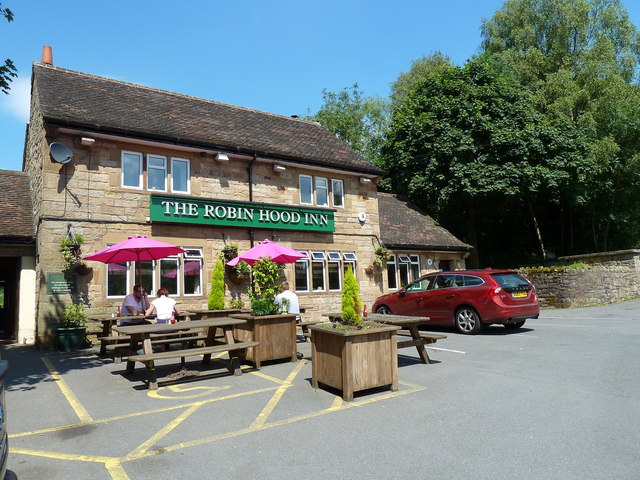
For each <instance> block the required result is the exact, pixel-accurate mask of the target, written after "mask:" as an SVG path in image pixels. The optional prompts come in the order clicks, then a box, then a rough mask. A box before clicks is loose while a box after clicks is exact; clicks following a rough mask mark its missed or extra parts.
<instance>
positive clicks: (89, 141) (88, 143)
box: [80, 137, 96, 147]
mask: <svg viewBox="0 0 640 480" xmlns="http://www.w3.org/2000/svg"><path fill="white" fill-rule="evenodd" d="M95 143H96V139H95V138H91V137H82V138H81V139H80V145H82V146H83V147H93V145H94V144H95Z"/></svg>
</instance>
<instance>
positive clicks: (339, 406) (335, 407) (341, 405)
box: [141, 387, 426, 458]
mask: <svg viewBox="0 0 640 480" xmlns="http://www.w3.org/2000/svg"><path fill="white" fill-rule="evenodd" d="M421 390H426V387H417V388H413V389H410V390H404V391H396V392H388V393H386V394H384V395H379V396H376V397H371V398H365V399H362V400H356V401H352V402H342V399H341V398H340V397H338V399H336V400H335V401H334V402H333V404H332V406H331V407H329V408H326V409H324V410H319V411H317V412H311V413H306V414H304V415H299V416H297V417H292V418H285V419H283V420H278V421H275V422H270V423H263V424H260V425H255V422H254V425H252V426H251V427H247V428H242V429H240V430H236V431H234V432H226V433H221V434H219V435H215V436H212V437H206V438H200V439H197V440H192V441H190V442H183V443H177V444H175V445H170V446H167V447H165V448H163V452H173V451H176V450H181V449H183V448H190V447H196V446H199V445H206V444H208V443H214V442H217V441H220V440H225V439H228V438H233V437H238V436H240V435H245V434H247V433H253V432H257V431H260V430H266V429H269V428H273V427H280V426H283V425H288V424H291V423H295V422H299V421H302V420H307V419H311V418H315V417H319V416H321V415H326V414H328V413H333V412H336V411H339V410H346V409H348V408H354V407H359V406H361V405H366V404H369V403H373V402H379V401H381V400H386V399H389V398H394V397H400V396H402V395H408V394H410V393H415V392H418V391H421ZM152 455H157V452H152V451H151V452H147V453H146V454H145V455H144V457H149V456H152ZM141 458H142V457H141Z"/></svg>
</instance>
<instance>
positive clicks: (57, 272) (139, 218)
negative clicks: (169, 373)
mask: <svg viewBox="0 0 640 480" xmlns="http://www.w3.org/2000/svg"><path fill="white" fill-rule="evenodd" d="M61 153H62V155H61ZM23 171H24V173H23V172H6V171H4V172H0V182H2V185H4V186H5V187H6V188H7V191H5V192H3V193H4V194H5V195H9V196H14V194H13V193H11V189H12V188H13V189H15V190H16V191H18V190H19V191H20V192H21V196H20V197H15V198H14V203H16V201H17V202H19V204H16V206H15V207H13V208H16V209H19V210H20V211H21V212H22V213H21V215H20V218H21V221H20V222H19V225H18V224H15V229H14V230H15V232H14V233H16V234H17V236H14V237H11V235H10V234H11V233H12V232H11V231H10V230H11V228H10V226H8V225H6V223H4V224H3V223H0V241H2V240H3V239H4V245H3V247H2V252H3V253H2V257H3V258H2V262H0V268H2V270H0V288H5V290H6V293H5V295H4V299H5V304H6V303H7V302H9V301H10V302H14V303H12V306H11V316H5V317H3V320H2V322H3V323H4V324H5V325H4V326H5V327H6V328H7V330H10V331H11V335H10V337H11V338H13V339H15V340H17V341H20V342H21V343H31V342H34V341H35V342H36V343H38V344H39V345H42V346H45V347H47V346H51V345H52V342H53V338H54V334H53V332H54V328H55V326H56V324H57V319H58V317H59V314H60V312H61V311H62V309H63V308H64V306H65V305H68V304H71V303H82V304H84V305H86V306H87V307H88V309H89V311H90V313H92V314H109V313H111V312H114V311H115V310H116V307H117V305H119V304H121V302H122V299H123V297H124V296H125V295H126V294H127V293H130V292H131V291H132V288H133V285H134V284H135V283H137V276H136V275H134V272H135V271H136V270H135V269H136V265H134V262H130V263H126V264H111V265H104V264H102V263H98V262H86V266H87V267H89V268H87V269H79V270H76V271H67V270H65V267H64V262H63V259H62V257H61V255H60V252H59V247H60V243H61V242H62V241H63V240H65V239H69V240H71V241H72V240H73V239H77V238H78V237H82V239H83V243H82V245H81V252H82V253H81V255H87V254H89V253H92V252H96V251H98V250H101V249H103V248H105V247H107V246H109V245H112V244H115V243H117V242H120V241H122V240H124V239H126V238H127V236H130V235H135V234H140V235H146V236H148V237H152V238H154V239H156V240H160V241H164V242H168V243H172V244H175V245H179V246H180V247H182V248H183V249H184V250H185V251H186V253H184V254H182V255H179V256H175V257H168V258H165V259H162V260H158V261H155V262H142V265H141V269H142V281H143V284H144V286H145V287H146V289H147V291H148V292H150V294H151V295H153V294H155V291H156V290H157V289H158V288H160V287H161V286H162V287H166V288H168V289H169V292H170V295H171V296H172V297H174V298H176V300H177V301H178V304H179V305H180V306H181V308H182V309H183V310H187V309H203V308H206V305H207V297H208V293H209V288H210V282H211V274H212V269H213V265H214V262H215V258H216V256H217V255H218V254H219V253H220V252H221V251H222V250H223V248H224V247H225V245H230V244H236V245H237V246H238V249H239V251H240V252H242V251H244V250H247V249H248V248H250V247H251V246H252V245H253V244H255V243H257V242H258V241H261V240H263V239H271V240H274V241H276V242H279V243H281V244H283V245H286V246H288V247H290V248H294V249H296V250H299V251H302V252H304V253H306V254H307V256H308V259H306V260H302V261H299V262H296V263H294V264H291V265H286V266H285V276H286V279H287V280H288V281H289V282H290V284H291V286H292V288H293V289H294V290H295V291H296V293H297V294H298V296H299V298H300V302H301V304H302V305H304V306H305V307H306V312H305V315H306V316H308V317H309V318H321V315H322V313H323V312H328V311H333V310H336V309H338V308H339V306H340V294H341V290H342V284H343V278H344V271H345V269H346V268H348V267H353V268H354V271H355V273H356V277H357V278H358V281H359V283H360V293H361V296H362V300H363V303H365V304H368V305H371V304H372V303H373V300H374V299H375V298H376V297H377V296H379V295H381V294H382V293H385V292H388V291H392V290H395V289H398V288H400V287H401V286H402V285H405V284H406V283H407V282H408V281H410V280H412V279H414V278H417V277H418V276H420V275H422V274H424V273H426V272H428V271H429V270H435V269H438V268H447V269H457V268H464V259H465V258H466V257H467V256H468V254H469V251H470V248H471V247H470V246H469V245H466V244H464V243H463V242H461V241H459V240H458V239H456V238H455V237H453V236H452V235H451V234H449V233H448V232H446V231H445V230H444V229H442V228H441V227H439V226H438V225H437V224H435V223H434V222H433V221H432V220H431V219H429V218H428V217H426V216H424V215H423V214H422V213H420V212H419V211H417V210H415V209H414V208H412V207H411V206H410V205H408V204H407V203H405V202H403V201H401V200H400V199H398V198H397V197H396V196H394V195H390V194H381V193H378V191H377V188H376V185H377V182H378V181H379V180H380V179H381V178H382V176H383V175H384V171H382V170H381V169H379V168H378V167H376V166H374V165H372V164H371V163H369V162H367V161H365V160H364V159H362V158H361V157H360V156H359V155H358V154H356V153H355V152H354V151H352V150H351V149H350V148H349V147H348V146H347V145H345V144H344V143H343V142H341V141H340V140H338V139H337V138H336V137H335V136H334V135H333V134H331V133H330V132H328V131H327V130H326V129H324V128H323V127H321V126H320V125H319V124H317V123H314V122H309V121H305V120H301V119H297V118H290V117H285V116H281V115H275V114H271V113H266V112H261V111H256V110H252V109H248V108H242V107H237V106H232V105H227V104H223V103H218V102H215V101H210V100H204V99H200V98H194V97H190V96H187V95H181V94H178V93H173V92H168V91H162V90H157V89H154V88H148V87H144V86H140V85H134V84H130V83H126V82H122V81H118V80H112V79H108V78H102V77H98V76H94V75H89V74H85V73H81V72H76V71H71V70H67V69H64V68H60V67H57V66H54V65H52V64H51V60H50V58H49V59H48V58H43V62H41V63H40V62H39V63H35V64H34V65H33V72H32V93H31V116H30V121H29V125H28V128H27V137H26V142H25V153H24V163H23ZM25 191H26V192H29V193H30V195H25ZM25 219H26V220H25ZM14 223H15V222H14ZM10 241H13V242H14V243H13V244H11V246H10V247H9V246H5V245H8V242H10ZM382 245H384V246H385V247H386V248H387V249H389V250H390V251H391V253H392V254H393V255H392V256H391V259H390V261H389V262H388V263H387V265H386V266H383V267H378V266H375V264H374V258H375V254H374V251H375V249H376V248H377V247H379V246H382ZM2 282H4V283H2ZM226 286H227V293H226V295H227V302H229V301H231V300H232V299H240V300H243V301H245V302H247V301H248V298H247V287H248V286H249V282H248V280H246V279H238V278H234V276H233V275H227V277H226ZM5 310H6V309H5ZM9 327H10V328H9ZM19 332H20V333H19Z"/></svg>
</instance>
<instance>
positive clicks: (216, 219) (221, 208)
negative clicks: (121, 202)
mask: <svg viewBox="0 0 640 480" xmlns="http://www.w3.org/2000/svg"><path fill="white" fill-rule="evenodd" d="M150 198H151V205H150V215H149V217H150V219H151V221H153V222H172V223H193V224H200V225H221V226H227V227H254V228H278V229H286V230H307V231H312V232H333V231H334V230H335V224H334V218H333V214H334V212H333V211H331V210H323V209H319V208H303V207H290V206H286V207H285V206H279V205H271V204H263V203H250V202H229V201H225V200H212V199H201V198H184V197H171V196H167V195H151V197H150Z"/></svg>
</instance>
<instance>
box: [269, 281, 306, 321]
mask: <svg viewBox="0 0 640 480" xmlns="http://www.w3.org/2000/svg"><path fill="white" fill-rule="evenodd" d="M283 300H288V303H289V308H288V309H287V310H286V312H285V310H284V306H283V303H284V302H283ZM274 302H275V303H276V304H278V305H279V306H280V311H281V312H283V313H297V314H299V313H300V302H299V301H298V296H297V295H296V294H295V293H293V292H292V291H291V290H289V282H284V283H283V284H282V285H280V293H278V295H276V298H275V299H274ZM299 319H300V315H298V318H297V320H299Z"/></svg>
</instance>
